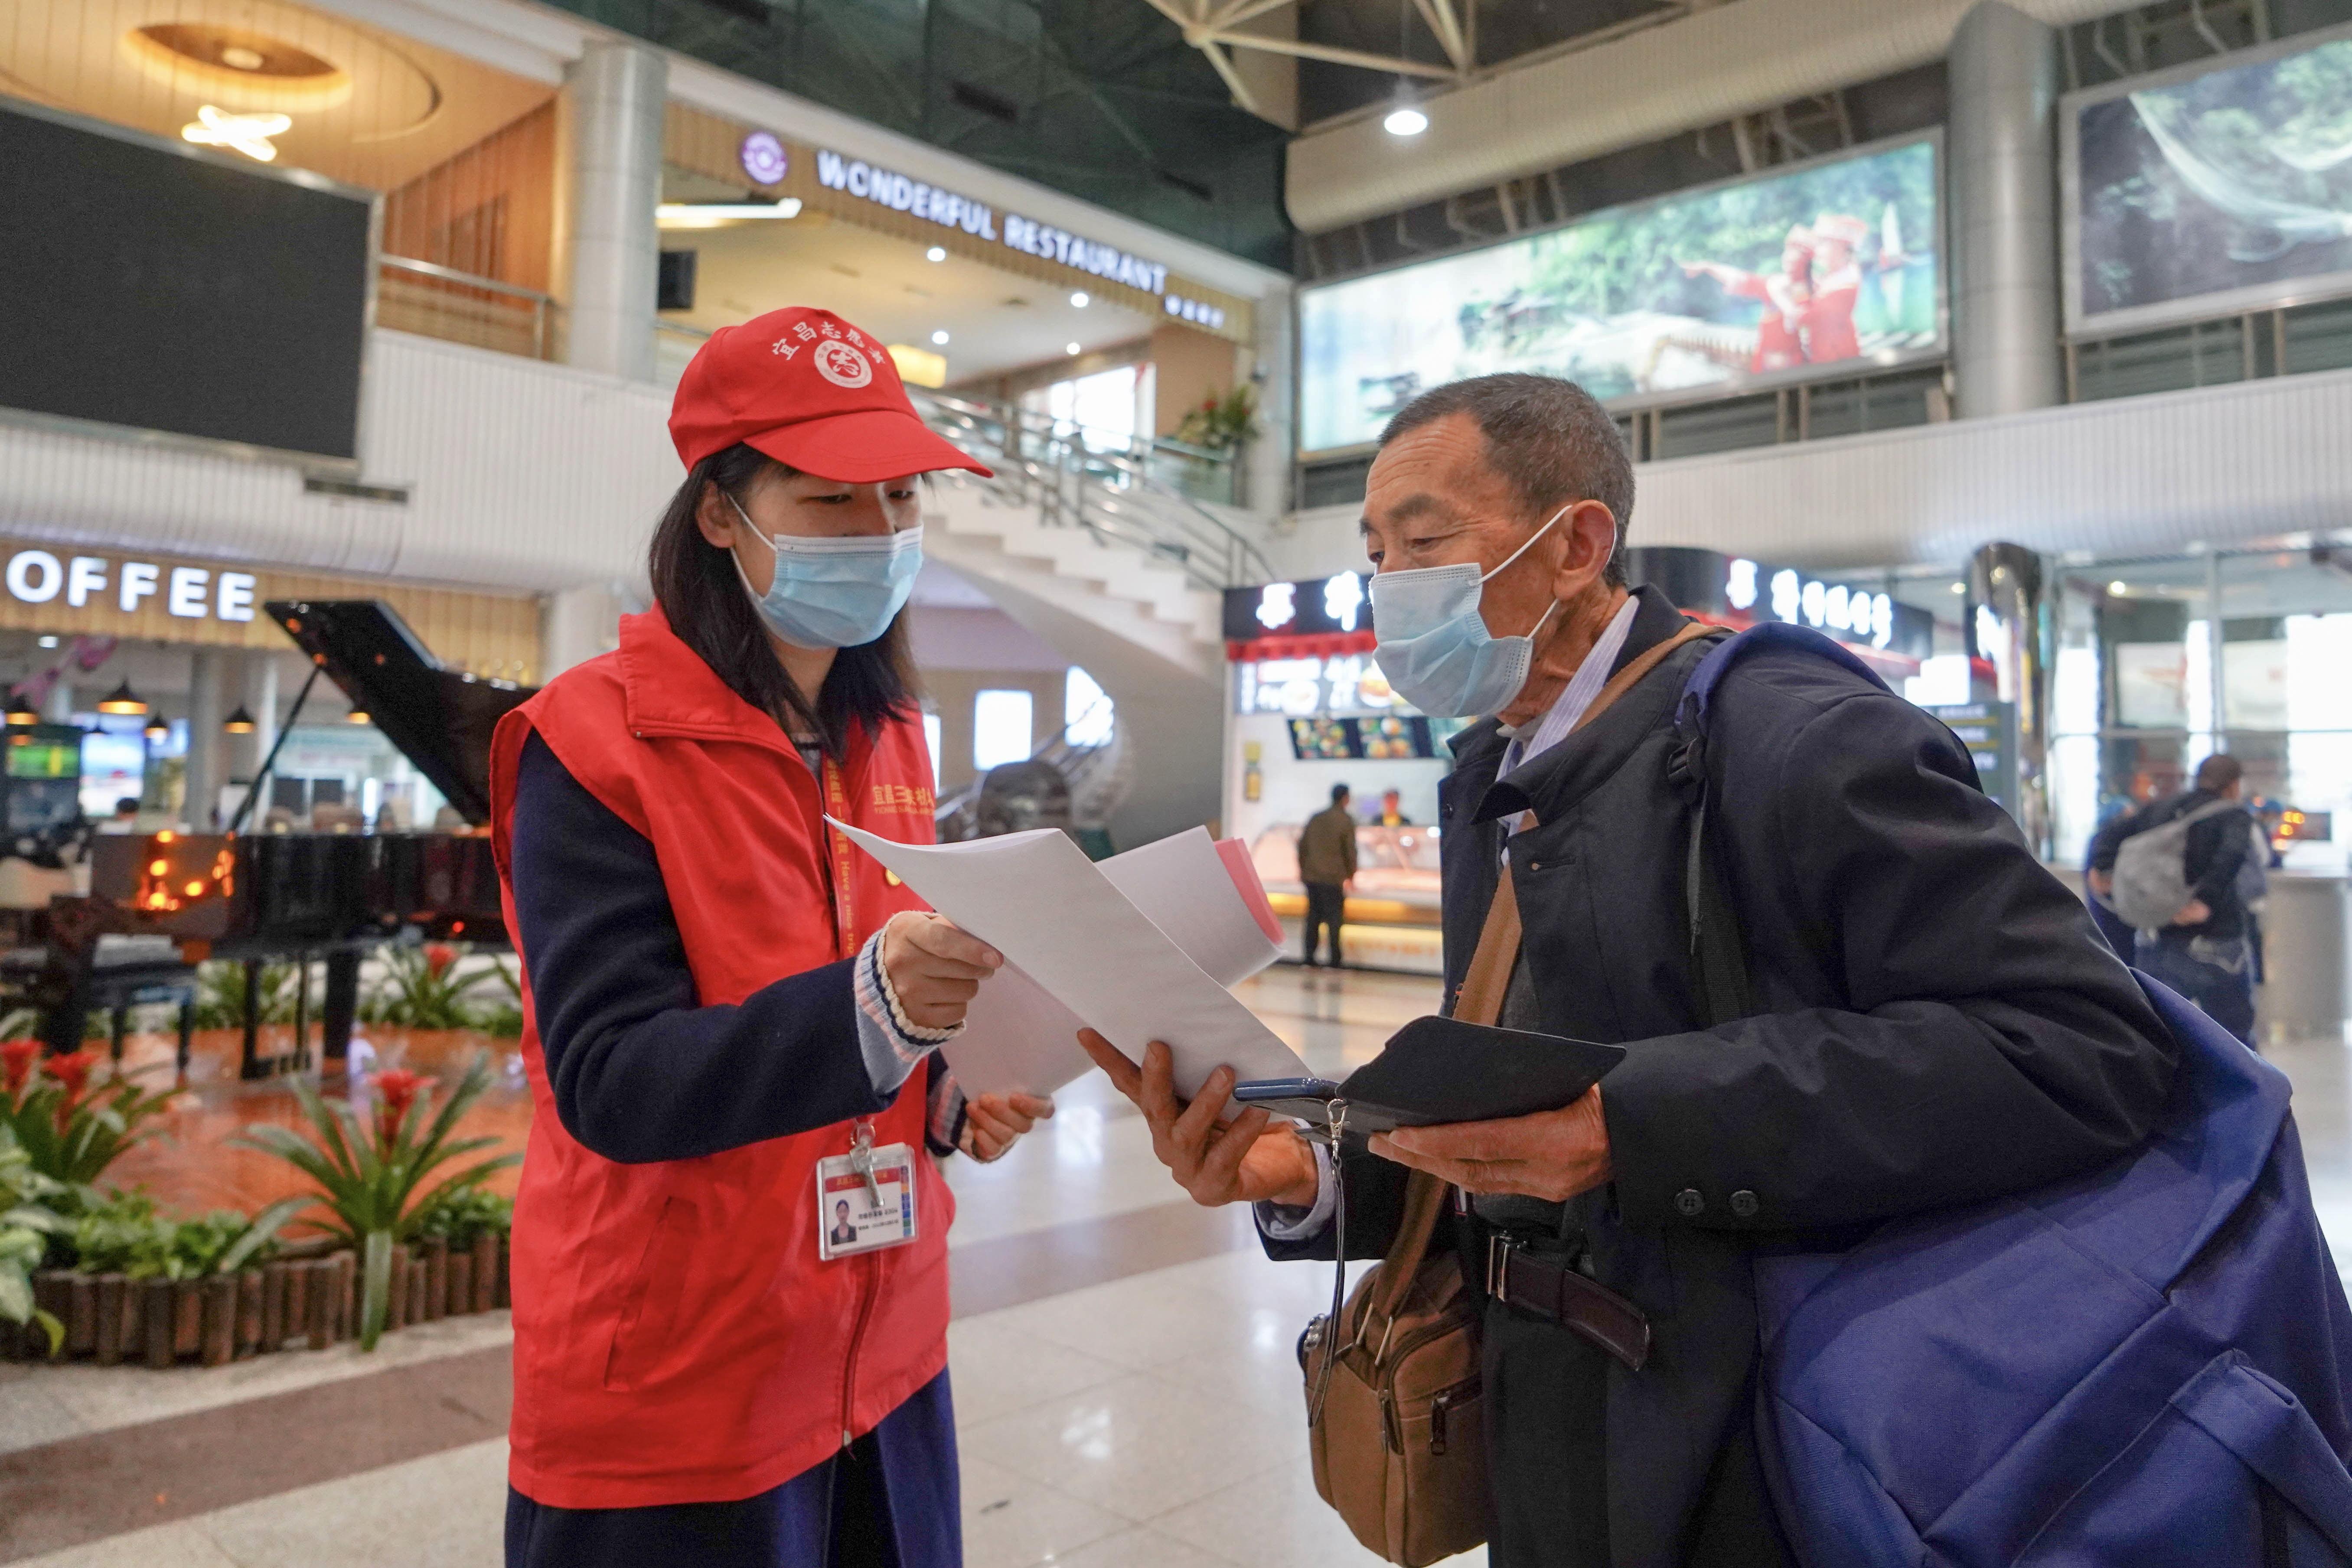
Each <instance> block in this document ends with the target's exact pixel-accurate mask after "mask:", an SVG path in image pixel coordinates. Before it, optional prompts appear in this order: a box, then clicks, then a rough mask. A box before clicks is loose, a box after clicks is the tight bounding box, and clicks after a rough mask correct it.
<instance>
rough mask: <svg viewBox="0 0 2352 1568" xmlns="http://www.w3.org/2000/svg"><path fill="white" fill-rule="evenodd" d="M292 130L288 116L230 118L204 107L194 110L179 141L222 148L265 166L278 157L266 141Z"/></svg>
mask: <svg viewBox="0 0 2352 1568" xmlns="http://www.w3.org/2000/svg"><path fill="white" fill-rule="evenodd" d="M293 129H294V119H293V116H291V115H288V114H231V113H230V112H229V111H228V110H226V109H215V108H214V107H213V106H212V105H211V104H209V103H207V104H205V105H204V106H203V107H202V108H200V109H198V110H196V117H195V118H194V120H191V121H188V123H186V124H185V125H183V126H181V127H180V140H181V141H183V142H194V143H195V144H196V145H197V146H199V147H226V148H228V149H229V150H230V151H231V152H236V153H244V154H245V155H246V156H247V157H248V158H250V159H252V160H253V161H254V162H256V163H274V162H276V161H277V157H278V149H277V148H276V147H275V146H273V145H272V144H271V143H270V140H269V139H270V138H271V137H272V136H283V135H285V134H286V132H289V131H291V130H293Z"/></svg>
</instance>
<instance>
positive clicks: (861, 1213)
mask: <svg viewBox="0 0 2352 1568" xmlns="http://www.w3.org/2000/svg"><path fill="white" fill-rule="evenodd" d="M855 1140H856V1141H855V1142H853V1143H852V1144H851V1145H850V1150H849V1152H848V1153H846V1154H835V1155H833V1156H831V1157H830V1158H828V1159H823V1160H819V1161H818V1162H817V1163H816V1219H817V1230H816V1237H817V1243H816V1255H817V1257H818V1258H822V1259H823V1260H824V1261H825V1262H827V1263H830V1262H832V1261H833V1260H834V1259H835V1258H849V1257H854V1256H856V1254H858V1253H861V1252H879V1251H881V1250H882V1249H883V1248H884V1247H904V1246H906V1245H907V1243H908V1242H910V1241H912V1240H914V1239H915V1228H916V1226H915V1152H914V1150H912V1149H910V1148H908V1146H907V1145H906V1144H904V1143H886V1144H884V1145H883V1146H882V1147H881V1148H878V1149H877V1148H876V1147H875V1146H874V1123H872V1122H871V1121H866V1119H865V1118H864V1117H860V1118H858V1120H857V1128H856V1133H855Z"/></svg>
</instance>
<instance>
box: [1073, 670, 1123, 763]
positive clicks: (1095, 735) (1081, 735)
mask: <svg viewBox="0 0 2352 1568" xmlns="http://www.w3.org/2000/svg"><path fill="white" fill-rule="evenodd" d="M1116 711H1117V710H1116V708H1115V706H1114V705H1113V703H1112V702H1111V700H1110V694H1109V693H1108V692H1107V691H1105V690H1104V689H1102V688H1101V687H1100V686H1098V685H1097V684H1096V683H1095V678H1094V677H1093V676H1091V675H1088V674H1087V672H1086V671H1085V670H1083V669H1080V668H1078V667H1077V666H1076V665H1075V664H1074V665H1072V666H1070V671H1069V673H1068V674H1067V675H1066V676H1064V677H1063V678H1062V723H1063V725H1064V726H1065V736H1064V738H1065V739H1066V740H1067V741H1068V742H1070V744H1071V745H1073V746H1107V745H1108V744H1109V743H1110V733H1111V726H1112V723H1113V721H1114V718H1115V715H1116Z"/></svg>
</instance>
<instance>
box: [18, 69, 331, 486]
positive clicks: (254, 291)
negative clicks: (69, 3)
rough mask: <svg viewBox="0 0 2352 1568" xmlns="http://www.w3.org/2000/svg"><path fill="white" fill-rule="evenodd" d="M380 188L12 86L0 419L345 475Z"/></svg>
mask: <svg viewBox="0 0 2352 1568" xmlns="http://www.w3.org/2000/svg"><path fill="white" fill-rule="evenodd" d="M373 217H374V199H373V196H371V195H369V194H368V193H367V192H364V191H355V190H352V189H349V188H347V187H344V186H339V185H333V184H329V183H327V182H324V181H320V180H317V179H315V178H313V177H311V176H309V175H304V174H299V173H289V172H281V171H276V170H270V169H265V168H262V167H260V166H258V165H255V164H251V163H246V162H245V160H243V159H242V158H232V157H230V156H229V155H227V154H220V155H214V154H208V153H198V152H197V151H196V150H195V149H194V148H192V147H189V146H187V145H186V144H184V143H179V142H161V141H158V140H156V139H155V138H152V137H148V136H142V135H138V134H135V133H133V132H121V131H116V130H114V129H111V128H110V127H105V126H100V125H95V124H92V123H90V122H88V121H77V120H74V119H72V118H70V117H68V116H65V115H61V114H57V113H54V112H52V111H49V110H43V109H39V108H37V107H35V106H32V105H29V104H20V103H16V102H15V101H14V100H5V99H0V418H8V417H11V415H10V414H9V413H8V412H7V411H12V410H13V411H17V412H19V413H21V414H24V415H30V416H35V417H36V418H39V419H67V420H73V421H77V422H82V421H88V422H94V423H97V424H100V425H104V426H115V427H119V428H121V429H127V430H131V431H137V432H142V433H146V434H148V435H151V436H152V435H163V436H169V437H178V438H183V439H188V440H194V441H201V442H205V443H227V444H229V445H231V446H234V447H237V448H240V449H242V450H243V451H245V452H247V453H260V454H275V455H283V456H288V457H291V458H294V459H296V460H298V461H299V462H300V463H302V464H304V465H305V466H308V467H313V468H332V469H350V468H355V467H356V458H357V457H358V455H359V445H358V441H359V411H360V367H361V361H362V352H363V350H364V348H365V346H366V331H367V322H368V298H369V279H370V278H371V276H372V275H373V256H372V251H371V247H372V245H373Z"/></svg>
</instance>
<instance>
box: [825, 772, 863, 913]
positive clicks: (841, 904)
mask: <svg viewBox="0 0 2352 1568" xmlns="http://www.w3.org/2000/svg"><path fill="white" fill-rule="evenodd" d="M819 771H820V772H822V773H824V809H825V813H826V815H828V816H831V817H832V818H833V819H834V821H835V822H847V821H848V820H849V789H848V786H847V785H845V784H843V783H842V782H841V769H840V767H839V766H838V765H837V764H835V762H834V760H833V757H832V755H831V754H830V753H827V755H826V756H825V758H824V763H823V766H822V767H821V769H820V770H819ZM819 826H821V827H822V828H823V830H824V836H825V837H826V839H827V840H829V841H830V842H831V844H832V845H833V925H834V941H835V948H834V956H835V957H836V958H847V957H848V956H849V955H850V954H851V953H854V952H856V951H857V945H858V943H857V909H856V898H855V896H854V895H853V894H852V893H851V892H850V883H849V872H850V867H851V864H852V861H851V858H850V856H851V850H850V844H849V838H848V836H847V835H846V834H843V833H838V832H835V830H834V828H833V827H832V826H831V825H830V824H820V825H819Z"/></svg>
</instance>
